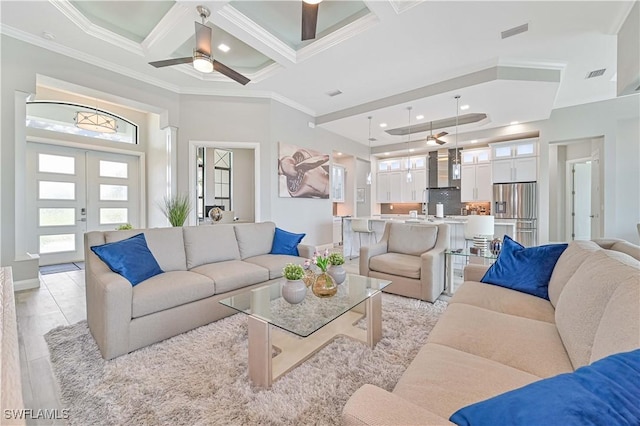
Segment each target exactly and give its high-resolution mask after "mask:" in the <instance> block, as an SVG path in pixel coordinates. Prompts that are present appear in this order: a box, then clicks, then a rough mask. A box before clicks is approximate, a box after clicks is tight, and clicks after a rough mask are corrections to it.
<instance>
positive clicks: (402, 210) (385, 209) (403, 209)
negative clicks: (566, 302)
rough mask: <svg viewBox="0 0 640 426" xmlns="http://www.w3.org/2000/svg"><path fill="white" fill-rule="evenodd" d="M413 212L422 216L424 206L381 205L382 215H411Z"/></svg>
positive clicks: (408, 204)
mask: <svg viewBox="0 0 640 426" xmlns="http://www.w3.org/2000/svg"><path fill="white" fill-rule="evenodd" d="M411 210H417V211H418V214H422V204H420V203H395V204H380V214H409V212H410V211H411Z"/></svg>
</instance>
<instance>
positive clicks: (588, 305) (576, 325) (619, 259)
mask: <svg viewBox="0 0 640 426" xmlns="http://www.w3.org/2000/svg"><path fill="white" fill-rule="evenodd" d="M639 273H640V262H638V261H637V260H635V259H633V258H632V257H631V256H628V255H626V254H624V253H619V252H616V251H611V250H598V251H595V252H593V253H591V254H590V255H589V256H588V258H587V259H586V260H585V261H584V262H583V263H582V265H580V267H579V268H578V269H577V270H576V272H575V274H573V276H572V277H571V278H570V279H569V281H568V282H567V284H566V285H565V286H564V289H563V290H562V293H561V294H560V298H559V299H558V305H557V306H556V325H557V327H558V331H559V333H560V336H562V341H563V343H564V345H565V347H566V348H567V352H568V354H569V356H570V357H571V362H572V363H573V366H574V368H578V367H582V366H583V365H587V364H588V363H589V360H590V359H591V349H592V347H593V344H594V341H595V335H596V333H597V331H598V327H599V324H600V321H601V320H602V317H603V315H604V311H605V310H606V308H607V306H608V304H609V302H610V300H611V298H612V296H613V294H614V293H615V291H616V289H617V288H618V286H619V285H621V284H625V283H631V285H633V284H635V285H638V277H639ZM637 303H638V302H637V300H636V306H635V309H638V304H637ZM625 324H626V321H623V322H622V323H620V324H619V326H620V327H625Z"/></svg>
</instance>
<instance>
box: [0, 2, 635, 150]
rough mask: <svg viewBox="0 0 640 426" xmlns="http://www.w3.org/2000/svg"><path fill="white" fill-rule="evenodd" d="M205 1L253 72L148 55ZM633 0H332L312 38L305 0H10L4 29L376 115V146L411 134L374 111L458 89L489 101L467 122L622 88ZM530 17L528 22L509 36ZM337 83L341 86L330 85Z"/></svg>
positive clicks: (526, 116) (442, 110)
mask: <svg viewBox="0 0 640 426" xmlns="http://www.w3.org/2000/svg"><path fill="white" fill-rule="evenodd" d="M197 5H204V6H206V7H207V8H209V9H210V10H211V16H210V17H209V18H208V19H207V22H206V25H207V26H209V27H211V28H212V30H213V44H212V46H213V57H214V59H216V60H217V61H220V62H222V63H224V64H225V65H227V66H229V67H232V68H234V69H236V70H237V71H239V72H241V73H243V74H244V75H246V76H247V77H249V78H250V79H251V80H252V81H251V83H249V84H248V85H247V86H241V85H239V84H237V83H235V82H233V81H231V80H229V79H228V78H226V77H225V76H223V75H221V74H218V73H216V72H214V73H211V74H202V73H200V72H198V71H196V70H195V69H194V68H193V67H192V66H191V65H190V64H186V65H178V66H173V67H168V68H160V69H156V68H154V67H152V66H150V65H148V62H151V61H157V60H162V59H169V58H177V57H185V56H187V57H188V56H190V55H191V54H192V51H193V47H194V46H195V36H194V21H198V22H199V21H200V17H199V16H198V13H197V12H196V6H197ZM632 5H633V1H619V2H618V1H602V2H597V1H567V2H562V1H531V2H525V1H493V2H489V1H430V0H426V1H419V0H418V1H400V0H364V1H359V0H356V1H339V0H324V1H323V2H322V3H320V5H319V13H318V27H317V37H316V39H315V40H309V41H305V42H302V41H301V39H300V38H301V37H300V32H301V23H300V21H301V8H302V6H301V2H300V1H297V0H294V1H271V0H264V1H244V0H238V1H199V2H193V1H167V0H161V1H82V0H73V1H70V0H51V1H6V0H5V1H2V2H0V8H1V9H0V12H1V22H2V32H3V33H4V34H6V35H9V36H11V37H16V38H19V39H22V40H25V41H27V42H29V43H33V44H36V45H39V46H42V47H45V48H47V49H51V50H53V51H57V52H59V53H62V54H64V55H68V56H70V57H75V58H78V59H80V60H83V61H87V62H91V63H94V64H97V65H99V66H100V65H102V66H105V67H108V68H109V69H111V70H114V71H116V72H119V73H121V74H123V75H128V76H130V77H133V78H136V79H139V80H141V81H145V82H147V83H151V84H154V85H157V86H160V87H164V88H166V89H168V90H172V91H174V92H177V93H185V94H186V93H188V94H212V95H228V96H257V97H271V98H273V99H276V100H278V101H280V102H284V103H286V104H288V105H290V106H292V107H294V108H297V109H300V110H302V111H304V112H306V113H308V114H310V115H311V116H312V117H314V120H315V122H316V125H317V126H320V127H323V128H326V129H328V130H330V131H332V132H335V133H338V134H341V135H343V136H345V137H348V138H350V139H353V140H356V141H358V142H361V143H363V144H368V141H367V136H368V120H367V117H368V116H373V117H374V118H373V120H372V122H373V124H374V126H373V129H372V133H373V136H374V137H375V138H376V139H377V140H376V141H375V142H374V143H373V145H374V146H376V145H387V144H397V143H399V142H403V141H406V140H407V136H402V135H400V136H397V135H390V134H388V133H386V132H385V131H384V130H385V129H384V128H381V127H380V126H379V125H380V124H381V123H386V124H387V129H392V128H397V127H405V126H407V125H408V124H409V116H408V113H407V107H408V106H411V107H412V114H413V115H412V118H411V121H412V122H413V123H415V124H418V123H422V124H424V123H426V122H429V121H439V120H440V121H441V120H444V119H447V118H451V117H452V116H455V113H456V105H455V100H454V99H453V97H454V95H461V100H460V104H461V105H469V108H468V109H467V110H465V111H461V113H479V114H486V115H487V119H485V120H481V121H479V122H477V123H471V124H465V125H463V126H461V128H460V131H461V132H462V133H464V132H470V131H472V130H477V129H490V128H493V127H502V126H508V125H510V123H512V122H515V121H518V122H520V123H523V122H528V121H534V120H541V119H545V118H548V117H549V115H550V113H551V111H552V110H553V109H554V108H561V107H565V106H572V105H577V104H582V103H588V102H593V101H598V100H604V99H609V98H613V97H615V95H616V89H615V74H616V34H617V31H618V29H619V28H620V26H621V24H622V23H623V22H624V19H625V18H626V16H627V14H628V13H629V11H630V9H631V7H632ZM523 24H526V25H527V26H528V31H526V32H523V33H521V34H517V35H514V36H512V37H508V38H503V37H502V35H501V33H502V32H503V31H506V30H509V29H511V28H514V27H518V26H521V25H523ZM220 44H225V45H227V46H228V47H229V51H228V52H223V51H221V50H219V49H218V46H219V45H220ZM623 53H624V52H623ZM598 69H605V71H604V74H603V75H602V76H600V77H596V78H590V79H587V78H586V76H587V74H588V73H589V72H591V71H594V70H598ZM335 91H339V92H341V94H339V95H337V96H329V93H330V92H335ZM417 116H423V117H422V118H417ZM422 128H423V129H424V128H426V127H424V126H422ZM434 130H437V131H440V130H446V131H448V132H449V133H452V132H453V129H452V128H445V129H435V128H434ZM428 134H429V133H428V132H424V131H422V132H419V133H415V134H413V135H412V140H414V141H415V140H418V139H424V138H426V136H427V135H428ZM444 139H447V138H446V137H445V138H444ZM462 139H463V142H466V141H464V138H462Z"/></svg>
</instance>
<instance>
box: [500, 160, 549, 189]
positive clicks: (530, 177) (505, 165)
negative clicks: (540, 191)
mask: <svg viewBox="0 0 640 426" xmlns="http://www.w3.org/2000/svg"><path fill="white" fill-rule="evenodd" d="M492 171H493V177H492V179H493V183H511V182H535V181H536V180H538V157H525V158H512V159H508V160H493V162H492Z"/></svg>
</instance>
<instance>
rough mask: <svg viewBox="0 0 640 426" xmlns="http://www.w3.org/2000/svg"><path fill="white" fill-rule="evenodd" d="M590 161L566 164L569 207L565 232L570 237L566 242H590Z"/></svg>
mask: <svg viewBox="0 0 640 426" xmlns="http://www.w3.org/2000/svg"><path fill="white" fill-rule="evenodd" d="M591 169H592V166H591V159H590V158H589V159H582V160H575V161H568V162H567V173H569V176H568V177H567V183H568V185H569V187H568V188H567V194H570V195H571V196H570V197H567V201H568V202H569V206H568V208H567V211H568V212H569V220H570V224H569V226H567V230H568V232H569V233H570V235H568V236H567V240H569V241H573V240H590V239H591V219H592V218H593V216H594V215H593V214H592V210H591V187H592V175H591V171H592V170H591Z"/></svg>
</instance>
